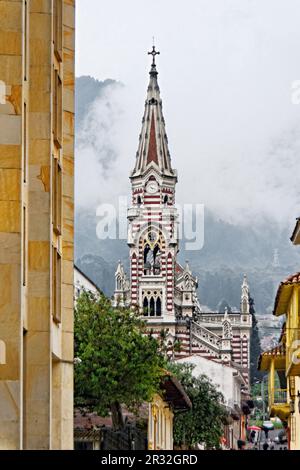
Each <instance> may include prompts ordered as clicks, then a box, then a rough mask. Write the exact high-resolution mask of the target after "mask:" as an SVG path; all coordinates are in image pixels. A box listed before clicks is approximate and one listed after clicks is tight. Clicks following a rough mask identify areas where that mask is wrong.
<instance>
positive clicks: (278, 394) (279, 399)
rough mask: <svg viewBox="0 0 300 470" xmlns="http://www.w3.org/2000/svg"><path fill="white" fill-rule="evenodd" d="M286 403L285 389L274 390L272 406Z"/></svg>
mask: <svg viewBox="0 0 300 470" xmlns="http://www.w3.org/2000/svg"><path fill="white" fill-rule="evenodd" d="M283 403H287V389H286V388H285V389H284V388H275V390H274V396H273V404H274V405H278V404H283Z"/></svg>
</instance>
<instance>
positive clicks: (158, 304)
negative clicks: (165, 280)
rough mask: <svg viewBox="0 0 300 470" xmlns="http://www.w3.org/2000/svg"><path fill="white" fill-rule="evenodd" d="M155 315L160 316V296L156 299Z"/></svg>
mask: <svg viewBox="0 0 300 470" xmlns="http://www.w3.org/2000/svg"><path fill="white" fill-rule="evenodd" d="M156 316H157V317H161V300H160V297H158V298H157V300H156Z"/></svg>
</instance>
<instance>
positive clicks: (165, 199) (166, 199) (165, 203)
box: [164, 195, 169, 206]
mask: <svg viewBox="0 0 300 470" xmlns="http://www.w3.org/2000/svg"><path fill="white" fill-rule="evenodd" d="M168 202H169V198H168V196H167V195H165V197H164V205H165V206H167V205H168Z"/></svg>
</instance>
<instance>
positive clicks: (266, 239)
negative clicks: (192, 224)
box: [75, 77, 300, 314]
mask: <svg viewBox="0 0 300 470" xmlns="http://www.w3.org/2000/svg"><path fill="white" fill-rule="evenodd" d="M112 83H114V81H113V80H105V81H103V82H100V81H97V80H95V79H93V78H91V77H80V78H77V80H76V113H77V114H76V129H77V130H79V131H80V127H81V125H82V123H83V120H84V118H85V116H86V114H87V113H88V110H89V108H90V106H91V105H92V104H93V103H94V101H95V99H96V98H98V97H99V96H101V93H102V92H103V91H104V90H105V89H106V88H107V86H109V85H111V84H112ZM133 132H136V135H138V129H136V130H133ZM78 135H80V132H79V133H78ZM82 144H83V143H82V142H81V146H82ZM128 176H129V175H124V178H128ZM87 184H88V182H87ZM128 185H129V180H128ZM97 222H98V220H97V218H96V216H95V212H94V211H93V210H91V209H77V210H76V220H75V223H76V225H75V259H76V263H77V264H78V266H79V267H80V269H82V271H84V272H86V273H87V275H88V276H90V277H91V278H92V279H93V280H94V282H96V283H97V284H98V285H99V287H100V288H101V289H102V290H103V291H104V292H105V293H106V294H107V295H112V293H113V289H114V272H115V268H116V264H117V262H118V260H119V259H122V260H123V262H124V265H125V267H126V269H127V271H128V248H127V244H126V240H108V239H107V240H99V239H98V238H97V236H96V226H97ZM291 224H293V221H291ZM290 232H291V227H282V228H279V227H278V225H277V224H275V223H274V224H272V223H270V221H268V222H266V223H265V224H264V225H260V226H259V227H255V226H245V225H243V226H238V225H232V224H229V223H227V222H226V221H223V220H220V219H219V218H216V217H215V216H214V214H212V213H211V212H209V211H208V210H207V211H206V213H205V240H204V247H203V249H202V250H200V251H190V252H185V250H184V242H183V241H182V243H181V248H180V253H179V260H180V261H181V262H184V261H185V259H188V260H189V261H190V266H191V268H192V269H193V271H194V273H195V274H196V275H197V276H198V280H199V298H200V302H201V304H202V305H205V306H207V307H208V308H210V309H212V310H215V309H217V308H218V304H219V303H220V302H221V301H224V300H225V301H227V302H228V303H229V305H230V306H232V307H236V308H239V299H240V286H241V282H242V277H243V273H247V275H248V278H249V283H250V288H251V294H252V296H253V297H254V300H255V305H256V311H257V312H258V313H260V314H264V313H268V312H271V310H272V306H273V302H274V295H275V290H276V288H277V286H278V283H279V282H280V281H281V280H282V279H283V278H284V277H285V276H286V275H288V274H290V273H292V272H294V271H297V270H299V265H300V251H299V250H297V248H295V247H293V246H292V244H291V242H290V241H289V236H290V235H291V233H290ZM276 249H277V250H278V262H277V260H275V263H274V251H275V250H276Z"/></svg>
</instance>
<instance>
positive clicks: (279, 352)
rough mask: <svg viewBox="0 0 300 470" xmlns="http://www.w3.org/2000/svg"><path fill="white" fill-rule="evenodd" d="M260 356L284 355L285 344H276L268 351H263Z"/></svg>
mask: <svg viewBox="0 0 300 470" xmlns="http://www.w3.org/2000/svg"><path fill="white" fill-rule="evenodd" d="M261 355H262V356H284V355H285V344H282V343H281V344H277V346H275V347H274V348H272V349H269V350H268V351H264V352H263V353H262V354H261Z"/></svg>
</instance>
